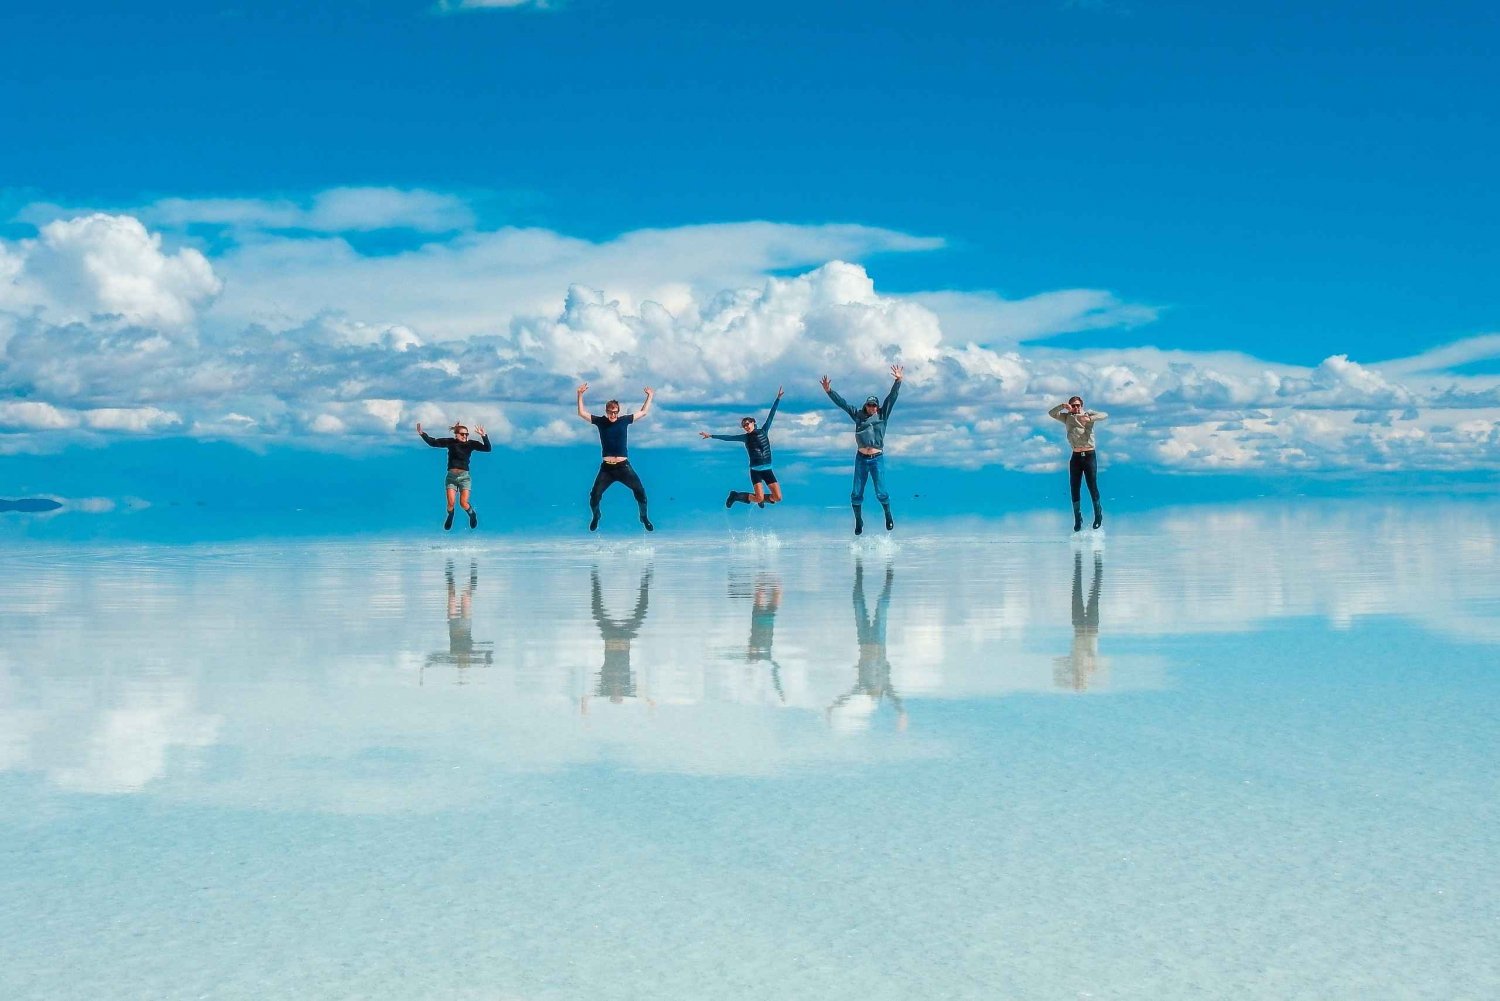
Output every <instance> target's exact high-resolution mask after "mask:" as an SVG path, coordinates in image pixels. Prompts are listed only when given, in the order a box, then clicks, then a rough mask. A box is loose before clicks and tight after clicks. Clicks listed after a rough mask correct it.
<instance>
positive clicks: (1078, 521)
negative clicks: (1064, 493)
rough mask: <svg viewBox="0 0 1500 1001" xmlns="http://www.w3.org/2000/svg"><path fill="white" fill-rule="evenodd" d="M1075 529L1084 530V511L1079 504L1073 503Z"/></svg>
mask: <svg viewBox="0 0 1500 1001" xmlns="http://www.w3.org/2000/svg"><path fill="white" fill-rule="evenodd" d="M1073 531H1075V532H1081V531H1083V511H1082V510H1081V509H1080V508H1079V507H1078V505H1076V504H1075V505H1073Z"/></svg>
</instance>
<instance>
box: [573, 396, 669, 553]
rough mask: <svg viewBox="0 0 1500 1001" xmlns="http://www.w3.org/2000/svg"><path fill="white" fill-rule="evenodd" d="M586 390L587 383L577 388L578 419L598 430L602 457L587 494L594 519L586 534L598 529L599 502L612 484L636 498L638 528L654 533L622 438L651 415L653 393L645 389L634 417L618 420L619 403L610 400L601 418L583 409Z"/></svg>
mask: <svg viewBox="0 0 1500 1001" xmlns="http://www.w3.org/2000/svg"><path fill="white" fill-rule="evenodd" d="M588 389H589V384H588V383H586V382H585V383H584V384H583V385H581V386H579V387H578V416H579V417H581V418H583V419H584V420H586V421H588V422H589V423H590V424H592V425H594V427H596V428H598V429H599V449H600V451H601V452H603V453H604V461H603V462H601V463H599V474H598V475H597V476H595V477H594V487H593V489H592V490H590V491H589V511H590V512H592V513H593V516H594V517H593V519H592V520H590V521H589V531H590V532H594V531H597V530H598V528H599V498H600V497H603V496H604V491H605V490H607V489H609V487H610V486H611V485H612V484H615V483H623V484H625V485H626V486H627V487H629V488H630V492H631V493H633V494H635V503H636V506H638V507H639V508H640V510H641V524H642V525H644V526H645V528H646V531H648V532H654V531H656V526H655V525H653V524H651V519H650V518H649V517H648V516H647V514H646V488H645V487H643V486H642V485H641V478H640V477H639V476H637V475H636V474H635V470H634V469H632V468H630V458H629V455H628V448H627V446H626V442H625V436H626V432H628V431H629V430H630V425H631V424H634V423H635V422H636V421H638V420H643V419H644V418H645V416H646V415H647V414H649V413H650V412H651V400H652V399H653V398H654V397H655V396H656V390H654V389H652V388H651V387H650V386H647V387H646V402H645V403H643V404H641V409H639V410H637V411H636V412H635V413H633V414H626V415H625V416H624V417H621V416H620V401H619V400H610V401H609V402H608V403H606V404H605V405H604V416H603V417H600V416H598V415H596V414H590V413H589V412H588V410H586V409H584V406H583V394H584V393H586V392H588Z"/></svg>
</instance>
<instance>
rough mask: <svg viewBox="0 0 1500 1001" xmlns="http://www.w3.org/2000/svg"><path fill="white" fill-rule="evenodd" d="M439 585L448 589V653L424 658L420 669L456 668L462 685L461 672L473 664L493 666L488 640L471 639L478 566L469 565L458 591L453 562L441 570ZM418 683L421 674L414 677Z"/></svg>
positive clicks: (490, 642) (492, 654) (492, 652)
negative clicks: (432, 667) (433, 667)
mask: <svg viewBox="0 0 1500 1001" xmlns="http://www.w3.org/2000/svg"><path fill="white" fill-rule="evenodd" d="M443 582H444V583H445V584H446V585H447V589H448V603H447V605H448V607H447V611H448V650H447V652H446V653H433V654H429V655H428V656H427V661H426V663H425V664H424V665H423V668H424V669H425V668H426V667H430V666H432V665H434V664H448V665H451V666H453V667H456V668H458V669H459V675H458V679H457V682H458V684H463V683H464V681H463V677H464V676H463V673H462V672H463V669H464V668H467V667H472V666H474V665H476V664H492V663H494V657H495V651H494V650H493V649H491V647H493V645H494V644H493V642H492V641H490V640H481V641H479V642H475V640H474V619H473V615H474V591H475V589H476V588H478V586H479V564H478V563H470V564H469V580H468V583H467V584H465V585H464V587H463V588H462V589H460V588H459V586H458V579H457V575H456V574H455V573H454V569H453V561H452V560H449V561H448V562H447V565H446V566H445V567H444V568H443ZM418 683H419V684H421V683H422V675H421V674H420V673H419V674H418Z"/></svg>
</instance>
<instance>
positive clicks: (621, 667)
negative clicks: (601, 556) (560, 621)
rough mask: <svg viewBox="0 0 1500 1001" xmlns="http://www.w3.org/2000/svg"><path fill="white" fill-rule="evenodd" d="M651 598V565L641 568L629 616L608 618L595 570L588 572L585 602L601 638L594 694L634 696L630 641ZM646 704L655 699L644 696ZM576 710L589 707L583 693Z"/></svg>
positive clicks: (613, 698)
mask: <svg viewBox="0 0 1500 1001" xmlns="http://www.w3.org/2000/svg"><path fill="white" fill-rule="evenodd" d="M650 600H651V568H650V567H649V566H648V567H647V568H646V569H645V570H643V571H642V572H641V584H640V591H639V592H638V594H637V596H636V600H635V609H634V610H633V611H632V612H631V613H630V616H629V618H624V619H615V618H611V617H610V615H609V613H608V612H607V611H606V610H605V608H604V590H603V588H602V587H601V586H600V584H599V570H598V568H597V567H595V568H594V570H593V571H591V573H590V598H589V606H590V608H591V610H592V611H593V615H594V624H595V625H597V626H598V627H599V636H600V638H601V639H603V640H604V664H603V666H602V667H600V668H599V682H598V684H597V685H595V687H594V694H595V695H599V696H603V697H604V698H607V699H609V701H611V702H623V701H624V700H625V699H627V698H635V697H636V694H637V692H636V683H635V674H634V672H633V671H632V670H631V667H630V645H631V642H632V641H633V640H634V639H635V637H636V634H637V633H638V632H640V630H641V626H642V625H643V624H644V623H645V621H646V609H647V607H648V605H649V604H650ZM642 695H643V697H644V698H645V702H646V704H647V705H649V706H655V704H656V703H655V702H653V701H652V700H651V698H650V697H649V696H644V693H642ZM578 709H579V712H582V713H587V712H588V711H589V697H588V696H587V695H584V696H582V697H581V698H580V700H579V704H578Z"/></svg>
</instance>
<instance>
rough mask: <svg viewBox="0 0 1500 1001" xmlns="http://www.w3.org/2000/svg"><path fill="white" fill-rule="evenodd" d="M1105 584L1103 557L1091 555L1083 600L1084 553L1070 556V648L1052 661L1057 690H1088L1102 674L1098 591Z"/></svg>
mask: <svg viewBox="0 0 1500 1001" xmlns="http://www.w3.org/2000/svg"><path fill="white" fill-rule="evenodd" d="M1103 583H1104V554H1103V553H1101V552H1098V551H1095V553H1094V573H1093V576H1092V578H1091V579H1090V581H1089V596H1088V601H1086V602H1085V601H1084V598H1083V553H1081V552H1075V553H1074V554H1073V649H1072V651H1071V652H1070V653H1069V654H1068V655H1067V656H1066V657H1058V658H1056V659H1055V660H1054V661H1053V668H1052V681H1053V684H1055V685H1056V686H1057V687H1058V688H1068V689H1071V690H1073V691H1075V692H1084V691H1087V690H1088V689H1089V688H1090V687H1092V686H1093V685H1094V683H1095V682H1096V681H1102V680H1104V679H1103V677H1102V674H1103V672H1104V670H1105V667H1106V665H1107V663H1108V662H1107V661H1106V660H1104V658H1102V657H1100V656H1099V589H1100V587H1101V586H1102V585H1103Z"/></svg>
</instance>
